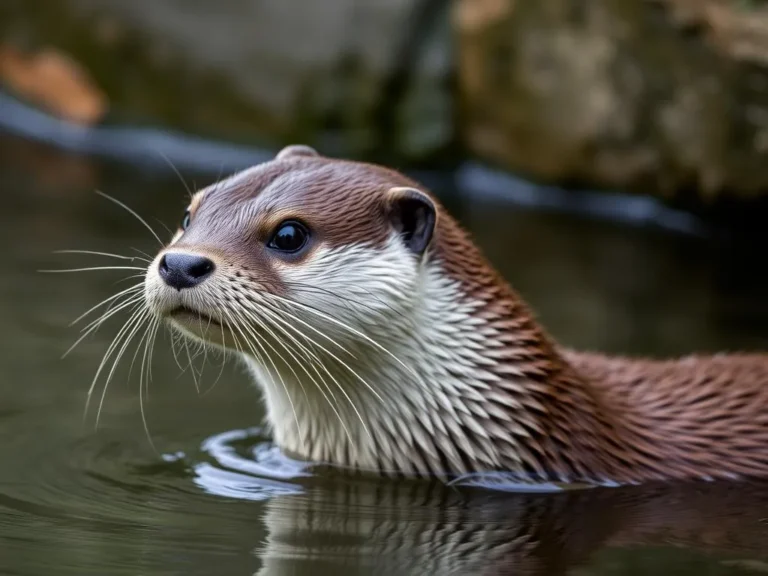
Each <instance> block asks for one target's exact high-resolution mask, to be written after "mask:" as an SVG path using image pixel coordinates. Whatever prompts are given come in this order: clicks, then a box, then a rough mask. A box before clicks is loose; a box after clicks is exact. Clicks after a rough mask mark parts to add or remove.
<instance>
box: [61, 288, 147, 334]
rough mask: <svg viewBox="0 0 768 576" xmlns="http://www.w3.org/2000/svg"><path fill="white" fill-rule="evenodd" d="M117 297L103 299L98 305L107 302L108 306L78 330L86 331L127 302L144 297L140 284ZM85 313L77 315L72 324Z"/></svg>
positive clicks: (120, 308)
mask: <svg viewBox="0 0 768 576" xmlns="http://www.w3.org/2000/svg"><path fill="white" fill-rule="evenodd" d="M117 296H118V297H117V298H109V299H107V300H105V301H103V302H102V303H101V304H99V305H98V306H103V305H104V304H109V306H108V307H107V308H106V309H105V310H104V311H103V312H102V313H101V314H100V315H99V316H98V317H97V318H94V319H93V320H91V321H90V322H88V324H86V325H85V326H83V327H82V328H81V329H80V331H81V332H87V331H89V330H90V329H91V328H92V327H93V326H96V327H98V326H99V325H101V324H103V323H104V322H105V321H106V320H108V319H109V318H111V317H112V316H114V315H115V314H116V313H117V312H119V311H120V310H122V309H123V308H125V305H126V304H127V303H129V302H134V301H139V300H142V299H143V298H144V294H142V293H141V286H133V287H131V288H128V289H126V290H124V291H122V292H121V293H119V294H118V295H117ZM92 310H93V308H92V309H91V310H90V311H88V312H87V313H86V314H90V312H91V311H92ZM84 316H85V315H81V316H80V317H78V318H77V319H76V320H75V321H74V322H72V324H75V323H76V322H79V321H80V320H83V319H84Z"/></svg>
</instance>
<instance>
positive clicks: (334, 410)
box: [242, 309, 367, 444]
mask: <svg viewBox="0 0 768 576" xmlns="http://www.w3.org/2000/svg"><path fill="white" fill-rule="evenodd" d="M265 311H266V309H265ZM242 312H243V313H245V314H247V315H248V316H249V317H251V318H252V319H254V320H255V321H257V322H258V323H259V324H260V325H261V326H262V328H263V329H265V330H266V331H268V332H269V333H270V335H271V336H272V338H274V339H275V340H276V341H277V342H279V343H280V345H281V346H282V347H283V348H285V350H286V351H287V352H288V354H290V356H291V357H292V358H293V359H294V360H295V361H296V363H297V364H298V365H299V366H300V367H301V368H302V369H303V370H304V372H305V373H306V374H307V376H309V378H310V380H312V382H313V383H314V385H315V386H316V387H317V389H318V390H319V391H320V393H321V394H322V395H323V398H325V401H326V402H328V405H329V406H330V407H331V410H333V412H334V414H336V417H337V418H338V419H339V423H340V424H341V427H342V428H343V429H344V432H345V433H346V435H347V438H348V439H349V442H350V444H352V436H351V434H350V433H349V430H348V429H347V426H346V425H345V423H344V420H343V419H342V417H341V414H340V413H339V412H338V410H337V409H336V405H335V404H334V402H336V403H337V404H338V401H337V400H336V396H335V395H334V394H333V391H332V390H331V388H330V386H328V384H327V383H326V382H325V379H323V378H322V376H321V375H320V373H319V372H318V371H317V368H316V367H315V366H314V363H312V361H311V358H310V365H311V366H312V368H313V369H314V370H315V372H316V373H317V374H318V376H319V377H320V378H321V380H322V381H323V384H324V386H325V387H326V389H327V390H328V392H329V393H330V395H331V397H332V398H333V402H331V400H330V399H329V398H328V396H326V395H325V392H324V391H323V389H322V388H321V387H320V385H319V384H318V382H317V381H316V380H315V379H314V377H313V376H312V374H310V373H309V371H308V370H307V368H306V366H305V365H304V364H303V363H301V362H300V361H299V359H298V358H297V357H296V355H295V354H294V353H293V351H292V350H291V349H290V348H289V347H288V346H287V345H286V343H285V342H283V340H282V339H281V338H278V337H277V336H276V335H275V334H274V332H272V331H271V330H270V329H269V327H268V326H267V325H266V323H265V322H262V321H261V320H259V319H258V318H257V317H256V315H255V314H253V313H252V312H250V311H249V310H247V309H244V310H243V311H242ZM289 336H290V335H289ZM297 342H298V341H297ZM299 344H300V343H299ZM310 354H311V352H310ZM311 356H314V357H315V358H317V356H315V355H314V354H311ZM317 359H318V361H319V362H320V364H321V365H322V361H320V359H319V358H317ZM286 364H287V366H288V368H289V369H290V370H291V372H293V375H294V376H295V377H296V381H297V382H298V383H299V386H301V389H302V391H303V392H304V396H305V398H307V401H308V402H309V397H308V396H307V391H306V389H305V388H304V385H303V384H302V382H301V379H300V378H299V376H298V374H296V371H295V370H294V369H293V367H292V366H291V365H290V363H287V362H286ZM329 374H330V373H329ZM337 385H338V383H337ZM361 422H362V420H361ZM363 428H365V423H363ZM366 432H367V429H366Z"/></svg>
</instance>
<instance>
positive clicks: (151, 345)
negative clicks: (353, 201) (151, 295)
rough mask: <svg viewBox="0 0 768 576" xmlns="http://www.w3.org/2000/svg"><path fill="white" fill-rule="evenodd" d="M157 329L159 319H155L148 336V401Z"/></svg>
mask: <svg viewBox="0 0 768 576" xmlns="http://www.w3.org/2000/svg"><path fill="white" fill-rule="evenodd" d="M159 329H160V319H159V318H157V317H155V318H154V325H153V330H152V334H151V336H150V338H151V339H152V341H151V342H150V343H149V362H148V366H149V368H148V371H149V374H148V376H149V378H148V380H147V399H149V384H150V383H151V382H152V355H153V354H154V352H155V342H156V341H157V333H158V331H159Z"/></svg>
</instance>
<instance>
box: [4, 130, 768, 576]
mask: <svg viewBox="0 0 768 576" xmlns="http://www.w3.org/2000/svg"><path fill="white" fill-rule="evenodd" d="M198 184H204V182H198ZM96 188H98V189H101V190H104V191H105V192H107V193H109V194H111V195H113V196H116V197H118V198H120V199H122V200H124V201H125V202H127V203H128V204H130V205H131V207H133V208H134V209H136V210H137V211H138V212H140V213H141V214H144V215H146V216H150V215H151V216H153V217H156V218H157V219H158V220H160V221H163V222H165V223H167V224H168V225H169V226H172V227H174V226H175V223H176V220H177V219H178V218H179V217H180V215H181V210H183V208H184V205H185V201H186V193H185V191H184V187H183V186H182V184H181V182H180V181H179V180H178V178H177V177H176V176H174V175H173V174H172V173H170V171H169V174H168V175H167V177H166V178H163V179H158V178H157V177H153V178H152V179H149V178H146V177H145V178H143V177H142V175H141V174H139V173H137V170H135V169H131V168H126V167H118V166H109V165H106V164H100V163H94V162H91V161H88V160H84V159H82V158H76V157H66V156H64V155H61V154H58V153H55V152H51V151H47V150H45V149H43V148H40V147H38V146H33V145H30V144H27V143H24V142H21V141H16V140H10V139H7V138H4V139H0V193H1V194H2V196H1V198H2V210H0V246H1V247H2V248H3V252H2V253H3V254H4V256H5V266H4V267H3V271H2V273H0V290H1V292H0V323H2V324H1V325H0V328H2V333H3V338H4V340H3V346H2V347H0V369H1V370H2V388H0V390H1V391H0V438H2V440H0V462H2V464H0V573H2V574H29V575H35V576H37V575H41V574H144V575H156V574H260V575H273V574H274V575H288V574H290V575H300V574H307V575H310V574H312V575H329V574H332V575H334V576H338V575H341V574H354V575H369V574H379V573H385V574H388V575H395V574H409V575H429V574H438V575H443V574H488V575H495V574H526V575H527V574H537V575H539V574H540V575H549V574H566V573H571V574H657V573H659V574H749V573H758V572H764V571H766V570H768V487H760V486H751V487H746V486H728V485H722V486H720V485H709V486H693V487H685V488H683V487H678V488H653V489H652V488H644V489H626V490H601V491H580V492H568V493H560V494H527V495H525V494H508V493H489V492H488V491H482V490H470V489H467V488H461V489H459V488H439V487H435V486H429V485H426V484H423V483H402V482H400V483H396V482H389V481H386V482H385V481H381V482H379V481H366V482H363V481H352V480H341V479H337V478H335V479H327V478H326V479H323V478H305V477H301V475H300V473H299V470H298V469H296V468H292V467H291V466H290V463H288V462H285V461H283V460H281V459H279V458H277V457H275V455H274V454H273V453H271V452H270V451H269V449H268V446H267V444H265V442H266V441H267V440H268V439H267V438H265V437H263V436H262V435H261V434H260V433H259V431H258V429H254V428H253V427H254V426H257V425H258V424H259V423H260V417H261V414H262V408H261V405H260V403H259V398H258V396H257V394H256V393H255V391H254V390H253V389H252V388H251V387H250V386H249V385H248V383H247V381H246V379H245V377H244V376H243V375H242V374H240V373H239V371H238V369H237V368H235V367H231V366H227V367H225V368H224V370H223V372H222V375H221V377H220V378H218V376H219V372H220V368H219V366H218V365H217V364H216V361H215V360H214V361H212V363H210V364H209V365H208V366H207V367H206V368H205V370H204V372H203V374H202V376H200V377H197V378H194V379H193V377H192V374H191V373H190V370H189V369H187V370H186V371H185V372H184V373H182V372H181V370H180V369H179V367H178V366H177V364H176V362H175V360H174V358H173V356H172V354H171V353H170V345H169V341H168V339H167V338H166V339H164V340H163V339H161V340H160V341H158V343H157V346H156V351H155V355H154V360H153V381H152V384H151V386H150V389H149V398H148V399H145V403H144V404H145V409H146V420H147V423H148V429H149V432H150V433H151V439H152V442H153V445H154V447H155V449H156V450H155V449H153V445H152V444H150V442H149V440H148V439H147V435H146V433H145V430H144V425H143V421H142V417H141V411H140V405H139V396H138V373H137V371H134V372H133V373H132V376H131V377H130V378H128V377H127V376H128V374H127V370H120V371H119V372H118V373H117V375H116V377H115V379H114V381H113V382H112V384H111V385H110V388H109V390H108V393H107V395H106V397H105V402H104V406H103V409H102V411H101V417H100V423H99V427H98V429H97V430H96V431H94V416H95V410H91V412H90V413H89V414H88V417H87V419H86V421H85V424H84V421H83V409H84V405H85V398H86V392H87V389H88V387H89V386H90V383H91V379H92V378H93V375H94V373H95V370H96V368H97V366H98V364H99V362H100V360H101V357H102V355H103V353H104V352H105V350H106V348H107V346H108V345H109V343H110V342H111V340H112V337H113V336H114V334H115V332H116V330H117V328H119V323H118V322H112V323H110V324H107V325H105V326H104V327H103V328H102V329H100V330H99V331H98V332H97V333H96V334H95V335H94V336H93V337H91V338H89V339H87V340H86V341H85V342H83V344H81V345H80V346H79V347H78V348H76V349H75V351H74V352H73V353H72V354H71V355H69V356H68V357H67V358H66V359H64V360H60V356H61V355H62V353H63V352H64V351H65V350H66V349H67V348H68V347H69V346H70V345H71V344H72V343H73V342H74V340H75V339H76V338H77V335H78V328H77V327H73V328H70V327H68V324H69V323H70V322H71V321H72V320H73V319H75V318H76V317H77V316H79V315H80V314H81V313H82V312H84V311H85V310H87V309H88V308H90V307H91V306H92V305H94V304H96V303H97V302H98V301H100V300H101V299H103V298H105V297H107V296H109V295H111V294H113V293H114V292H115V290H116V289H118V288H121V287H122V288H125V287H128V286H129V285H130V284H129V283H128V282H130V281H125V280H123V281H120V280H121V279H122V278H124V277H125V276H127V275H129V274H130V272H126V271H113V272H88V273H83V274H75V275H41V274H39V273H37V272H36V270H38V269H41V268H62V267H69V266H90V265H99V264H110V263H112V262H110V261H109V260H108V259H104V258H98V257H82V256H72V255H53V254H51V251H52V250H57V249H68V248H69V249H72V248H76V249H91V250H100V251H105V252H117V253H122V254H127V253H130V251H131V248H132V247H135V248H138V249H140V250H146V251H150V252H151V251H153V250H154V249H155V248H156V245H155V244H153V239H152V238H151V237H150V235H149V234H148V233H147V232H146V231H145V230H144V229H143V228H142V227H141V226H140V225H138V224H137V223H136V221H135V220H133V219H132V218H131V217H130V216H129V215H128V214H126V213H124V212H122V211H120V210H119V209H118V208H117V207H115V206H114V205H112V204H110V203H109V202H107V201H106V200H104V199H103V198H100V197H99V196H97V195H95V194H94V193H93V190H94V189H96ZM446 201H447V203H448V204H449V205H450V206H451V209H452V210H454V211H455V213H456V214H457V215H459V216H460V217H461V219H462V220H463V221H464V222H465V223H466V224H467V225H468V226H469V227H470V228H471V229H472V230H473V232H474V233H475V234H476V237H477V239H478V241H479V242H480V244H481V245H482V246H483V248H484V249H485V250H486V251H487V253H488V255H489V256H490V258H491V259H492V260H493V261H494V262H495V263H496V264H497V265H498V266H499V268H500V269H501V271H502V272H503V273H504V274H505V275H506V276H507V277H508V278H510V279H511V280H512V281H513V283H514V285H515V286H516V287H517V288H518V290H519V291H520V292H521V293H522V294H523V295H524V296H525V297H526V298H527V299H528V300H529V301H530V302H531V303H532V305H533V306H534V307H535V308H536V309H537V311H538V313H539V317H540V319H541V320H542V321H543V322H544V323H545V324H546V325H547V326H548V327H549V329H550V330H551V332H552V333H553V334H554V335H555V336H557V337H558V338H560V339H561V340H562V341H563V342H566V343H568V344H569V345H573V346H579V347H588V348H595V349H603V350H609V351H617V352H632V353H654V354H676V353H682V352H686V351H689V350H691V349H699V350H702V349H705V350H714V349H719V348H725V349H734V348H761V347H764V348H768V314H766V312H768V308H767V307H766V303H765V300H766V299H765V298H764V296H763V295H764V294H765V291H764V288H765V287H766V283H765V280H764V279H762V278H759V277H748V278H742V281H741V283H739V282H735V283H734V282H733V281H731V282H730V283H728V282H724V281H723V278H724V277H725V278H732V276H731V275H729V274H726V273H724V272H723V269H724V268H723V267H725V270H727V266H729V263H730V264H732V261H731V260H729V259H728V258H727V257H725V258H724V257H722V256H721V255H720V256H718V255H717V254H716V252H715V251H713V248H712V246H711V244H710V243H708V242H707V241H705V240H702V239H694V238H686V237H682V236H674V235H671V234H667V233H661V232H648V231H643V230H638V229H634V230H633V229H629V228H627V227H619V226H613V225H609V224H599V225H598V224H595V223H589V222H586V221H583V220H577V219H574V218H566V217H561V216H555V215H543V214H536V213H531V212H524V211H520V210H515V209H513V208H511V207H508V206H504V205H501V204H498V203H494V202H493V201H491V200H487V201H482V202H481V201H476V202H472V203H471V205H470V203H469V202H468V201H466V200H465V199H462V198H461V197H458V198H457V197H451V198H446ZM150 221H151V222H152V223H153V225H154V224H157V220H154V219H150ZM156 227H157V228H160V226H159V225H157V226H156ZM181 364H182V365H183V364H185V362H184V360H183V358H182V362H181ZM197 365H198V367H199V366H200V363H198V364H197ZM195 380H198V381H199V382H198V385H199V387H200V388H202V389H204V390H205V393H198V392H197V390H196V386H195V383H196V382H195ZM214 384H215V385H214ZM99 392H100V390H99Z"/></svg>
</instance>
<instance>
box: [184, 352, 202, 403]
mask: <svg viewBox="0 0 768 576" xmlns="http://www.w3.org/2000/svg"><path fill="white" fill-rule="evenodd" d="M184 349H185V350H186V351H187V361H188V363H187V368H189V371H190V372H191V373H192V381H193V382H194V383H195V390H196V391H197V393H198V394H200V384H199V383H198V381H197V372H195V366H194V364H192V362H193V361H194V356H193V355H192V354H191V353H190V351H189V342H188V340H185V341H184Z"/></svg>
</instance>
